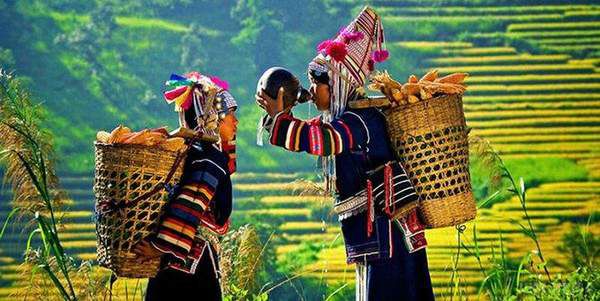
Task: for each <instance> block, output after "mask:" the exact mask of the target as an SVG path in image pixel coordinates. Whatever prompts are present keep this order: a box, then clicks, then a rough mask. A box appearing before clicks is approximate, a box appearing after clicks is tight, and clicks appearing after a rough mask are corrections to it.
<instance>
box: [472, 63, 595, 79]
mask: <svg viewBox="0 0 600 301" xmlns="http://www.w3.org/2000/svg"><path fill="white" fill-rule="evenodd" d="M591 63H592V62H590V61H586V62H584V64H586V65H588V64H591ZM595 80H600V73H591V74H590V73H581V74H535V75H533V74H522V75H504V76H503V75H489V76H469V77H467V79H466V80H465V82H466V83H467V84H479V83H481V84H491V83H513V82H526V83H534V82H536V83H537V82H541V83H553V84H554V83H561V82H565V81H576V82H579V81H585V82H594V81H595Z"/></svg>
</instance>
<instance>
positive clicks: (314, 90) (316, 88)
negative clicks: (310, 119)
mask: <svg viewBox="0 0 600 301" xmlns="http://www.w3.org/2000/svg"><path fill="white" fill-rule="evenodd" d="M310 93H311V94H312V96H313V102H314V103H315V106H316V107H317V110H319V111H321V112H323V111H327V110H329V102H330V101H331V100H330V99H329V97H330V94H329V85H326V84H322V83H319V82H316V81H314V80H312V81H311V85H310Z"/></svg>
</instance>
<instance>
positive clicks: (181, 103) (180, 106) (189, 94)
mask: <svg viewBox="0 0 600 301" xmlns="http://www.w3.org/2000/svg"><path fill="white" fill-rule="evenodd" d="M165 85H166V86H167V88H168V89H169V90H167V91H165V92H164V93H163V95H164V98H165V100H166V101H167V103H169V104H170V103H174V104H175V111H176V112H178V113H179V123H180V125H181V126H183V127H187V128H190V129H192V130H195V131H199V132H202V133H203V134H207V135H217V133H218V122H219V118H221V119H222V118H223V117H224V114H225V113H226V112H227V111H229V110H230V109H235V108H237V103H236V101H235V99H234V98H233V96H232V95H231V94H230V93H229V92H228V91H227V89H228V84H227V82H225V81H223V80H221V79H219V78H218V77H214V76H212V77H209V76H205V75H202V74H200V73H199V72H195V71H194V72H189V73H187V74H185V75H184V76H181V75H177V74H171V77H170V78H169V80H168V81H167V82H166V83H165ZM191 110H193V111H191ZM186 112H188V113H189V112H193V114H194V116H195V118H194V119H195V124H194V125H190V124H188V122H187V121H186V118H185V115H186Z"/></svg>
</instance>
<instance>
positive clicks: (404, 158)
mask: <svg viewBox="0 0 600 301" xmlns="http://www.w3.org/2000/svg"><path fill="white" fill-rule="evenodd" d="M467 76H468V74H466V73H454V74H450V75H447V76H444V77H438V72H437V70H431V71H429V72H428V73H427V74H425V75H424V76H423V77H421V78H420V79H418V78H417V77H416V76H415V75H411V76H409V77H408V79H407V83H405V84H401V83H399V82H397V81H395V80H394V79H392V77H391V76H390V75H389V74H388V73H387V71H384V72H377V73H375V74H374V75H372V76H371V79H370V80H371V84H370V85H369V88H370V89H372V90H377V91H380V92H381V93H383V94H384V95H385V96H386V98H387V99H388V101H387V104H385V103H384V104H383V106H387V107H388V108H387V109H386V110H385V111H384V113H385V115H386V121H387V125H388V134H389V136H390V140H391V141H390V142H391V144H392V147H393V148H394V151H395V152H396V155H397V157H398V159H399V161H400V162H402V165H403V166H404V168H405V169H406V171H407V173H408V176H409V177H410V179H411V181H412V183H413V185H414V186H415V190H416V192H417V194H418V195H419V198H420V205H419V209H420V212H421V216H422V217H423V219H424V222H425V224H426V225H427V226H428V227H429V228H440V227H446V226H453V225H458V224H461V223H464V222H466V221H469V220H472V219H474V218H475V215H476V213H477V212H476V211H477V210H476V206H475V199H474V197H473V193H472V189H471V178H470V175H469V142H468V133H469V130H468V128H467V125H466V121H465V114H464V111H463V103H462V95H463V93H464V92H465V90H466V86H465V85H464V83H463V81H464V79H465V78H466V77H467ZM371 103H373V104H374V105H376V104H375V103H377V101H369V102H367V103H365V104H364V105H366V106H370V105H371Z"/></svg>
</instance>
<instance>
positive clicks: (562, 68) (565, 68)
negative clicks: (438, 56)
mask: <svg viewBox="0 0 600 301" xmlns="http://www.w3.org/2000/svg"><path fill="white" fill-rule="evenodd" d="M437 69H438V70H439V72H440V73H441V74H448V73H455V72H467V73H470V74H498V75H499V74H507V73H508V74H524V73H528V72H540V73H546V74H547V73H565V72H574V71H578V72H584V73H593V72H594V65H576V64H528V65H501V66H480V65H471V66H452V67H441V68H437Z"/></svg>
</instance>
